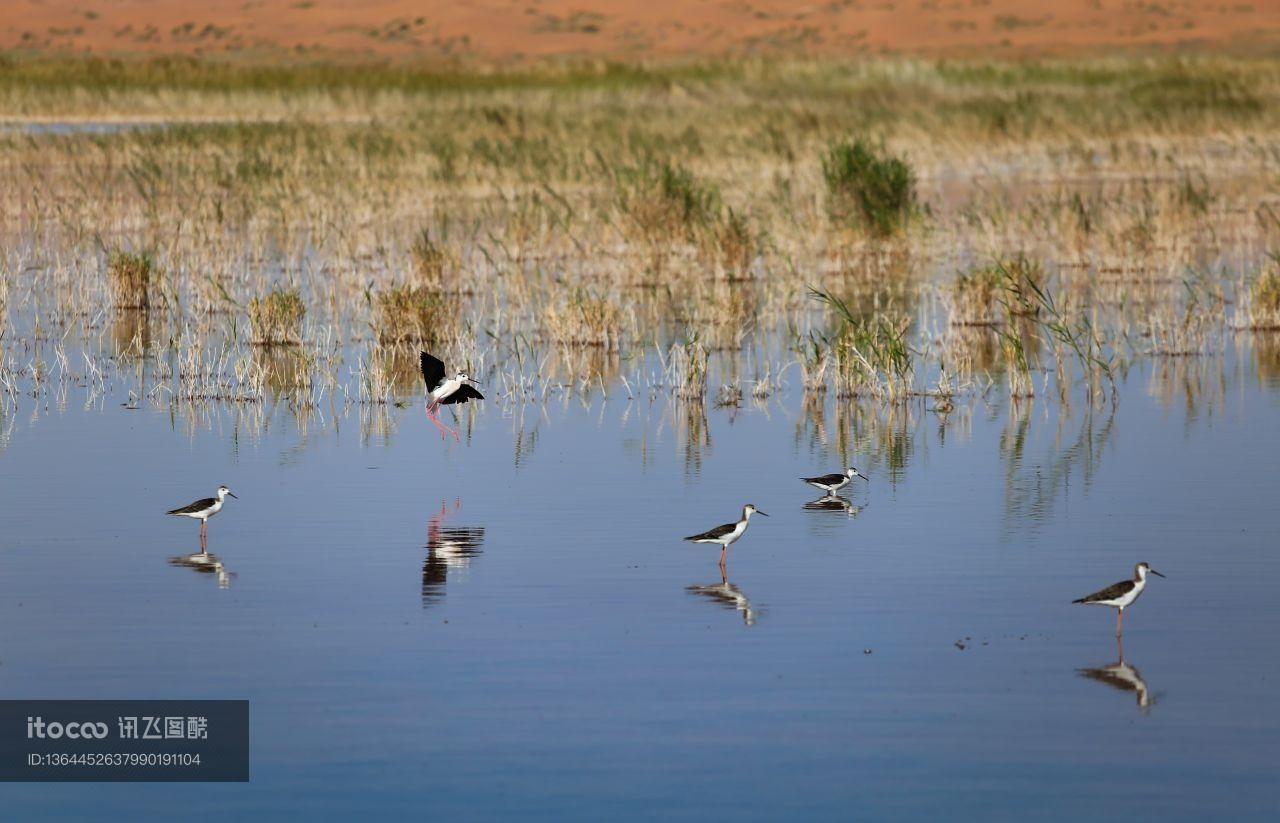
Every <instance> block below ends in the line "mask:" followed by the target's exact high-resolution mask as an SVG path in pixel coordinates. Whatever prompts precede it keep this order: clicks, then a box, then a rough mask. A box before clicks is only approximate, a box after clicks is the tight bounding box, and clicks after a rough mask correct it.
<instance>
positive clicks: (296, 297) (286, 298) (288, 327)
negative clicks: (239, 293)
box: [249, 288, 307, 346]
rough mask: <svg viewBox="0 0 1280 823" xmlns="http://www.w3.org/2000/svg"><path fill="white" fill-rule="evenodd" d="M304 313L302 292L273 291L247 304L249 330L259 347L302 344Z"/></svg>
mask: <svg viewBox="0 0 1280 823" xmlns="http://www.w3.org/2000/svg"><path fill="white" fill-rule="evenodd" d="M306 313H307V309H306V306H305V304H304V303H303V302H302V292H301V291H300V290H298V289H296V288H292V289H281V288H277V289H272V290H271V291H269V292H267V293H266V294H265V295H263V296H261V297H255V298H253V299H252V300H250V301H249V328H250V331H251V334H252V336H253V338H252V339H253V342H254V343H255V344H256V345H259V346H297V345H299V344H301V343H302V318H303V316H305V315H306Z"/></svg>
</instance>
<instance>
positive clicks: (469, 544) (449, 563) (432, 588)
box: [422, 503, 484, 606]
mask: <svg viewBox="0 0 1280 823" xmlns="http://www.w3.org/2000/svg"><path fill="white" fill-rule="evenodd" d="M457 508H458V507H457V504H455V505H454V511H457ZM445 515H446V511H445V507H444V504H443V503H441V504H440V511H439V512H437V513H436V514H435V515H433V516H432V517H431V521H430V522H429V523H428V524H427V559H426V560H425V561H424V562H423V564H422V605H423V606H428V605H430V604H432V603H434V602H436V601H437V600H439V599H440V598H442V597H444V585H445V581H446V580H447V579H448V576H449V571H450V570H451V569H452V570H453V571H455V572H458V571H461V570H463V569H465V568H467V566H469V565H471V559H472V558H473V557H475V556H476V555H478V554H479V553H480V544H481V543H483V542H484V527H483V526H467V527H458V528H448V529H446V528H441V526H440V523H441V521H442V520H443V519H444V517H445Z"/></svg>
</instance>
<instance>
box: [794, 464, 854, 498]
mask: <svg viewBox="0 0 1280 823" xmlns="http://www.w3.org/2000/svg"><path fill="white" fill-rule="evenodd" d="M854 477H861V478H862V479H863V480H866V481H867V482H868V483H870V482H871V481H870V480H868V479H867V476H866V475H865V474H863V473H862V472H860V471H858V470H857V469H855V468H854V467H853V466H850V467H849V468H847V469H845V470H844V472H843V473H840V472H836V473H834V474H824V475H822V476H821V477H802V478H800V479H801V480H803V481H804V482H806V483H808V484H809V485H810V486H813V487H814V488H817V489H822V490H823V491H824V492H826V493H827V494H835V493H836V492H837V491H839V490H840V489H843V488H844V487H845V486H847V485H849V483H850V482H851V481H852V480H853V478H854Z"/></svg>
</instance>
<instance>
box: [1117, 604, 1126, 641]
mask: <svg viewBox="0 0 1280 823" xmlns="http://www.w3.org/2000/svg"><path fill="white" fill-rule="evenodd" d="M1123 621H1124V609H1116V637H1119V636H1120V624H1121V623H1122V622H1123Z"/></svg>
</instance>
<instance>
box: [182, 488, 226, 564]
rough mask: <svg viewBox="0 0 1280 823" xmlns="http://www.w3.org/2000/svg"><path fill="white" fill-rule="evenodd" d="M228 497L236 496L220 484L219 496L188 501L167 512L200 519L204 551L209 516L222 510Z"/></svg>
mask: <svg viewBox="0 0 1280 823" xmlns="http://www.w3.org/2000/svg"><path fill="white" fill-rule="evenodd" d="M228 497H236V496H235V495H234V494H232V493H231V489H228V488H227V487H226V486H219V487H218V496H217V497H206V498H204V499H203V500H197V501H196V502H194V503H188V504H187V505H185V506H182V507H181V508H177V509H173V510H171V511H169V512H167V514H173V515H177V516H178V517H191V518H194V519H196V520H199V521H200V549H201V551H203V550H204V547H205V536H206V535H207V534H208V528H209V518H210V517H213V516H214V515H215V514H217V513H218V512H220V511H222V501H224V500H225V499H226V498H228ZM236 499H237V500H239V499H240V498H238V497H236Z"/></svg>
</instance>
